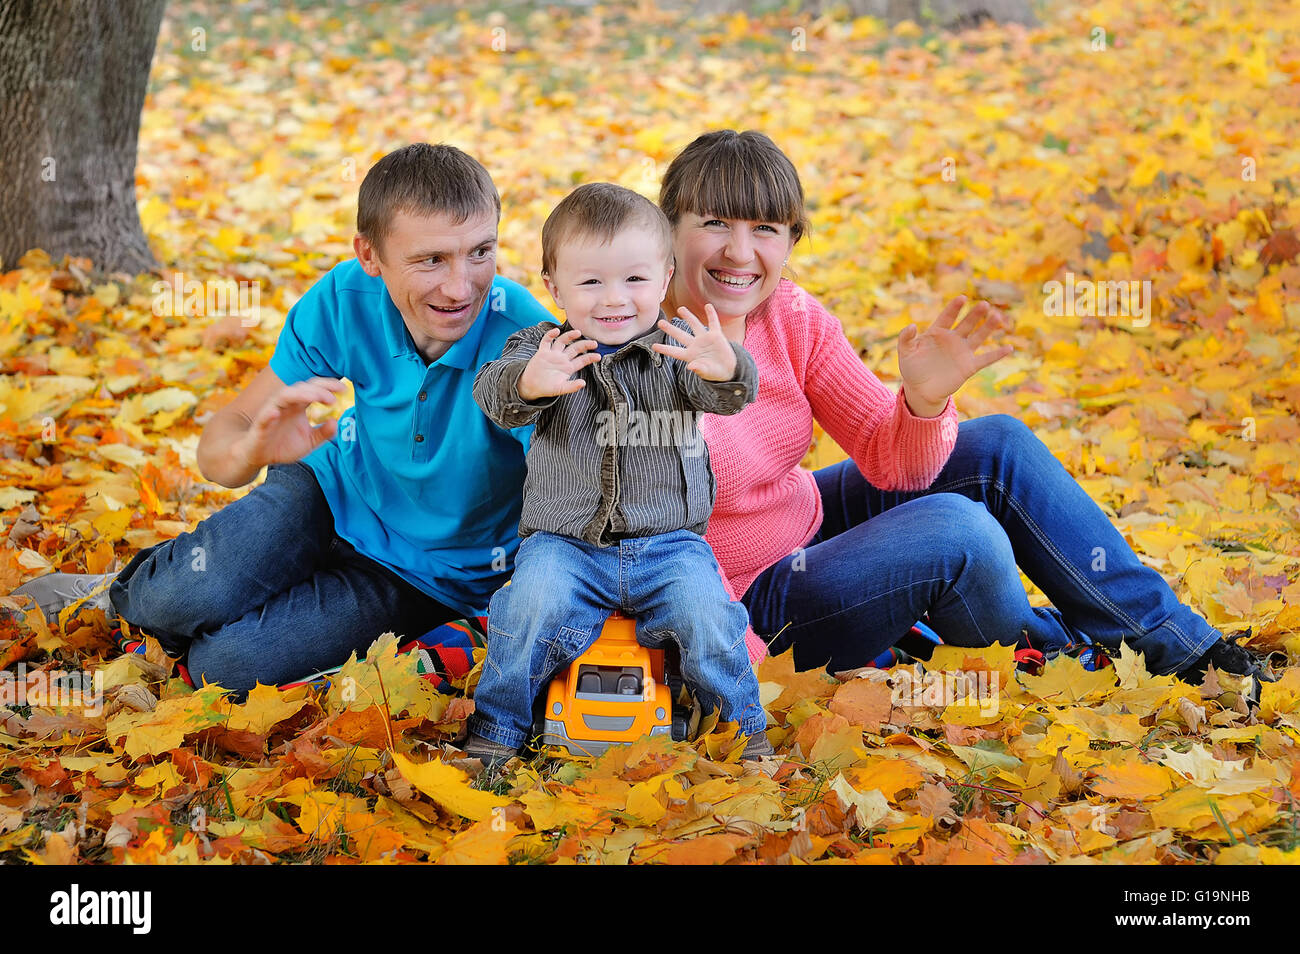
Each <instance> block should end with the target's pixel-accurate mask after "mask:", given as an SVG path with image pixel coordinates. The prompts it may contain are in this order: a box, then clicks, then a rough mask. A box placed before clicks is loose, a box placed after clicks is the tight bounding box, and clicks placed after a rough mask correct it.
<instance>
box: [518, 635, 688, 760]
mask: <svg viewBox="0 0 1300 954" xmlns="http://www.w3.org/2000/svg"><path fill="white" fill-rule="evenodd" d="M665 655H666V654H665V652H664V651H663V650H658V649H648V648H646V647H645V646H642V645H640V644H639V643H638V642H637V641H636V620H635V619H633V618H631V617H629V616H624V615H623V614H622V613H619V612H617V611H615V612H614V613H613V614H612V615H611V616H610V617H609V619H608V620H607V621H606V622H605V626H604V628H603V629H602V630H601V634H600V637H599V638H598V639H597V640H596V642H595V643H593V644H592V646H591V648H590V649H588V650H587V651H586V652H585V653H583V654H582V655H581V656H579V657H578V658H577V659H575V660H574V661H573V662H572V663H571V664H570V665H569V666H568V667H566V668H565V669H562V670H560V672H559V673H557V674H556V676H555V678H554V679H552V680H551V684H550V686H549V687H548V689H547V692H546V702H545V708H544V710H543V712H542V715H541V736H542V744H544V745H557V746H562V747H564V748H566V749H568V750H569V752H570V753H572V754H574V755H600V754H601V753H603V752H604V751H605V750H606V749H608V748H609V747H610V746H611V745H624V744H626V743H629V742H634V741H636V740H637V739H639V738H641V737H642V736H646V735H671V736H672V737H673V738H675V739H684V738H685V737H686V715H685V712H684V711H682V710H681V709H677V710H675V709H674V699H675V698H676V696H677V694H678V691H679V690H680V680H679V679H678V678H677V677H676V675H675V672H674V670H675V666H674V665H673V662H674V661H673V660H671V659H667V660H666V659H665Z"/></svg>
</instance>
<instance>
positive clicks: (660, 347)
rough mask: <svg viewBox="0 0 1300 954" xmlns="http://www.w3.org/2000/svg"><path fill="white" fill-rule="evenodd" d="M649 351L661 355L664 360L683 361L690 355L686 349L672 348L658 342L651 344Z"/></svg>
mask: <svg viewBox="0 0 1300 954" xmlns="http://www.w3.org/2000/svg"><path fill="white" fill-rule="evenodd" d="M650 350H651V351H653V352H655V353H656V354H661V355H663V356H664V357H665V358H677V359H678V360H680V361H685V360H686V359H687V358H688V357H690V354H691V353H690V351H689V350H687V349H686V348H674V347H673V346H672V345H666V344H660V343H658V342H655V343H654V344H652V345H651V346H650Z"/></svg>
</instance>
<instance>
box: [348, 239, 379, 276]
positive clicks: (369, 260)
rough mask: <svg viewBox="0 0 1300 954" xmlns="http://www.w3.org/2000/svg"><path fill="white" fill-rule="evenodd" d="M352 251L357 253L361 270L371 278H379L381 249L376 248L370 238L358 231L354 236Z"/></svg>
mask: <svg viewBox="0 0 1300 954" xmlns="http://www.w3.org/2000/svg"><path fill="white" fill-rule="evenodd" d="M352 251H354V252H356V253H357V261H358V262H360V263H361V270H362V271H364V272H365V273H366V274H367V275H369V276H370V277H371V278H378V277H379V265H380V259H379V249H377V248H375V246H374V244H373V243H371V241H370V239H368V238H366V237H365V236H364V235H362V234H361V233H360V232H358V233H357V234H356V235H354V236H352Z"/></svg>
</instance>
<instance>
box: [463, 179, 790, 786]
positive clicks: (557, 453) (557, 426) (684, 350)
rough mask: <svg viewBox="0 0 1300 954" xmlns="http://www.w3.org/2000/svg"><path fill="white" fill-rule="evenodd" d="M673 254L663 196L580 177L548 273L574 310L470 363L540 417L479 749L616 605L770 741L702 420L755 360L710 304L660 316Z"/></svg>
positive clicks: (724, 403)
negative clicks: (732, 593)
mask: <svg viewBox="0 0 1300 954" xmlns="http://www.w3.org/2000/svg"><path fill="white" fill-rule="evenodd" d="M671 260H672V241H671V233H670V230H669V225H668V220H667V219H666V218H665V217H664V215H663V213H662V212H661V211H660V210H659V209H658V208H657V207H656V206H655V205H654V204H653V203H651V202H650V201H648V200H647V199H645V198H643V197H642V196H640V195H638V194H637V193H635V192H632V191H631V190H629V189H624V188H622V187H621V186H616V185H612V184H610V183H590V184H588V185H584V186H580V187H579V188H578V189H576V190H574V191H573V192H572V193H571V194H570V195H569V196H568V197H566V198H565V199H564V201H562V202H561V203H560V204H559V205H558V206H556V208H555V210H554V211H553V212H552V213H551V215H550V217H549V218H548V219H547V220H546V224H545V226H543V228H542V276H543V279H544V280H545V283H546V288H547V290H548V291H549V292H550V293H551V296H552V297H553V298H554V299H555V303H556V304H557V305H559V307H560V308H561V309H563V310H564V313H565V316H566V318H567V321H566V322H565V324H564V325H563V326H562V327H560V328H556V327H555V326H554V325H551V324H546V323H543V324H539V325H536V326H535V327H532V328H527V329H524V330H523V331H520V332H516V333H515V334H513V335H511V336H510V338H509V339H507V341H506V343H505V348H504V350H503V352H502V355H501V357H500V358H499V359H497V360H496V361H492V362H489V363H488V364H486V365H484V366H483V367H482V368H481V369H480V370H479V372H478V374H477V376H476V377H475V379H474V399H475V400H476V401H477V402H478V404H479V406H480V407H481V408H482V409H483V411H484V412H485V413H486V414H487V415H488V417H490V418H491V419H492V420H493V421H494V422H495V423H496V424H498V425H500V426H501V427H507V428H512V427H520V426H522V425H526V424H531V423H533V422H534V421H535V422H536V426H535V427H534V429H533V436H532V442H531V446H530V449H529V451H528V457H527V466H528V476H527V478H526V480H525V482H524V507H523V515H522V517H521V519H520V521H519V535H520V536H521V537H523V538H524V540H523V542H522V543H521V544H520V545H519V552H518V554H517V556H516V558H515V573H514V577H513V578H512V579H511V581H510V583H509V584H507V585H506V586H503V587H502V588H501V589H499V590H498V591H497V592H496V594H495V595H494V596H493V597H492V602H491V604H490V606H489V608H488V626H489V633H488V654H487V660H486V662H485V663H484V666H483V674H482V677H481V679H480V681H479V684H478V690H477V692H476V693H475V709H476V711H475V714H474V715H473V717H472V718H471V720H470V737H469V740H468V742H467V743H466V746H465V751H466V752H467V753H468V754H470V755H472V756H477V757H479V758H482V759H483V760H484V761H485V763H486V762H500V761H503V760H504V759H506V758H509V757H510V756H511V755H514V754H515V753H516V752H517V751H518V750H519V748H520V747H521V746H522V745H523V743H524V741H525V740H526V739H527V737H528V735H529V734H530V730H531V725H532V713H533V702H534V700H535V699H536V697H537V694H538V693H539V692H540V691H541V690H542V689H543V687H544V686H545V685H546V683H547V681H548V680H549V679H550V678H551V677H552V676H553V675H554V674H555V673H556V672H557V671H558V670H560V669H561V668H563V667H564V666H565V665H567V664H568V663H569V662H571V661H572V660H573V659H575V658H576V657H577V656H579V655H580V654H581V653H583V652H584V651H585V650H586V649H587V648H588V647H589V646H590V645H591V644H592V643H593V642H595V640H596V638H597V636H599V635H600V631H601V628H602V626H603V625H604V622H605V619H606V618H607V617H608V616H609V613H610V611H611V610H612V609H615V608H617V609H621V610H622V611H623V612H624V613H626V614H628V615H629V616H634V617H636V619H637V639H638V641H639V642H641V643H642V644H643V645H645V646H652V647H653V646H662V645H664V644H665V643H666V642H667V641H668V640H674V641H676V642H677V643H678V645H679V648H680V650H681V663H682V665H681V668H682V678H683V680H684V681H685V682H686V684H687V685H688V686H689V687H690V688H691V689H692V690H693V691H694V692H695V695H696V698H697V699H698V700H699V702H700V704H701V705H702V706H703V707H704V708H705V710H706V711H707V710H708V709H710V708H715V707H716V708H718V709H719V710H720V715H721V718H723V719H726V720H729V721H737V722H739V723H740V731H741V734H743V735H746V736H748V737H749V740H748V742H747V743H746V746H745V751H744V757H745V758H758V757H761V756H764V755H770V754H772V746H771V743H770V742H768V740H767V736H766V735H765V734H764V729H765V727H766V724H767V718H766V715H765V714H764V712H763V707H762V705H761V703H760V702H759V699H758V682H757V680H756V679H755V677H754V673H753V670H752V669H751V668H750V662H749V656H748V653H747V652H746V650H745V641H744V636H745V629H746V627H747V625H748V614H747V612H746V610H745V608H744V606H742V605H741V604H740V603H736V602H732V601H730V600H729V599H728V597H727V595H726V592H725V590H724V589H723V586H722V582H721V577H720V574H719V570H718V565H717V563H716V561H715V560H714V558H713V551H712V550H711V549H710V548H709V545H708V544H707V543H705V542H704V538H703V536H702V534H703V533H704V530H705V525H706V524H707V523H708V519H709V514H710V512H711V511H712V509H713V497H714V492H715V484H714V480H713V474H712V471H711V470H710V468H709V460H708V451H707V448H705V446H704V442H703V439H702V438H701V436H700V434H699V432H698V431H697V429H696V420H695V419H696V415H697V413H713V414H735V413H737V412H738V411H740V410H741V409H742V408H743V407H744V406H745V405H746V404H748V403H750V402H752V401H753V400H754V398H755V396H756V395H757V391H758V373H757V369H756V367H755V364H754V359H753V358H752V357H751V356H750V355H749V353H748V352H747V351H745V349H744V348H742V347H741V346H740V345H737V344H733V343H732V342H730V341H728V340H727V339H726V337H725V336H724V335H723V333H722V328H721V325H720V323H719V321H718V317H717V314H716V313H715V312H714V311H713V307H712V306H709V307H708V309H707V315H706V319H707V322H708V324H707V327H706V326H705V325H704V324H702V323H701V322H700V321H699V320H698V319H697V318H696V317H695V316H694V315H692V314H689V313H687V315H686V317H685V319H684V320H683V319H681V318H679V319H676V320H674V321H673V322H672V323H671V324H670V323H669V322H668V321H666V320H663V312H662V311H661V310H660V307H659V306H660V302H662V301H663V298H664V294H665V293H666V292H667V290H668V282H669V279H670V278H671V277H672V273H673V266H672V262H671ZM667 338H672V339H673V340H674V341H677V342H679V343H680V346H672V345H670V344H667V343H666V339H667Z"/></svg>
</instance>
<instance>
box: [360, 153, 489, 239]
mask: <svg viewBox="0 0 1300 954" xmlns="http://www.w3.org/2000/svg"><path fill="white" fill-rule="evenodd" d="M399 212H409V213H412V214H414V215H439V214H442V215H446V216H448V217H449V218H450V219H451V220H452V221H453V222H454V223H455V224H457V225H459V224H460V223H462V222H464V221H465V220H466V219H468V218H469V217H470V216H471V215H474V214H476V213H484V212H494V213H495V214H496V215H497V217H498V218H500V216H501V196H500V195H499V194H498V193H497V187H496V185H494V184H493V182H492V177H491V176H490V175H488V171H487V170H486V169H484V168H483V165H482V163H480V162H479V161H478V160H477V159H475V158H474V157H473V156H471V155H469V154H467V153H464V152H462V151H461V150H459V149H457V148H456V147H455V146H449V145H447V144H446V143H438V144H437V145H436V146H433V145H430V144H429V143H427V142H416V143H412V144H411V145H409V146H403V147H402V148H401V149H395V150H393V151H392V152H390V153H389V154H388V155H386V156H384V158H382V159H380V160H379V161H378V162H376V163H375V164H374V165H373V166H371V168H370V171H369V172H367V173H366V178H365V179H364V180H363V181H362V183H361V192H360V194H359V195H358V196H357V231H358V232H360V233H361V234H362V235H364V236H365V237H366V239H367V240H368V241H369V242H370V244H371V245H373V246H375V248H376V249H377V250H378V249H380V248H381V247H382V245H383V241H384V239H386V238H387V237H388V234H389V233H390V232H391V231H392V229H393V220H394V219H395V218H396V217H397V214H398V213H399Z"/></svg>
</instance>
